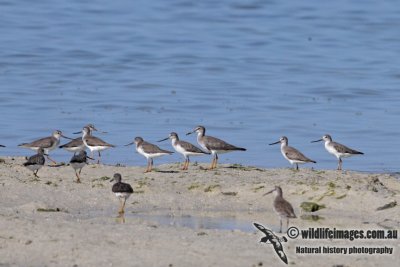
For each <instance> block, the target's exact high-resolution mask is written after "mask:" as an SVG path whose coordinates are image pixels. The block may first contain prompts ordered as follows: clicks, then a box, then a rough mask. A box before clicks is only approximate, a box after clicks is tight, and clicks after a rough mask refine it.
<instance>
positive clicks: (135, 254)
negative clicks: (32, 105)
mask: <svg viewBox="0 0 400 267" xmlns="http://www.w3.org/2000/svg"><path fill="white" fill-rule="evenodd" d="M3 158H4V157H3ZM4 159H5V162H4V163H1V164H0V170H1V171H0V187H1V194H0V202H1V206H0V266H118V265H119V266H284V263H283V262H281V261H280V259H279V258H278V257H277V255H276V253H275V251H274V250H273V249H272V246H271V245H270V244H263V243H260V242H259V240H260V239H261V238H262V237H263V234H262V233H261V232H259V231H258V230H256V229H255V228H254V227H253V226H252V223H253V222H258V223H261V224H262V225H264V226H265V227H267V228H270V229H273V230H275V231H276V230H278V229H279V218H278V217H277V216H276V214H275V213H274V212H273V210H272V201H273V195H266V196H263V194H264V193H266V192H268V191H269V190H271V189H272V188H273V187H274V185H280V186H281V187H282V189H283V193H284V197H285V198H286V199H287V200H288V201H289V202H291V203H292V205H293V207H294V209H295V213H296V214H297V217H298V218H297V219H293V220H291V221H290V226H296V227H298V228H299V229H308V228H309V227H331V228H333V227H336V228H337V229H365V230H372V229H400V212H399V206H398V205H397V206H395V207H392V208H387V209H383V210H377V208H379V207H382V206H384V205H386V204H388V203H391V202H394V201H396V202H397V203H400V198H399V193H400V183H399V177H396V176H395V175H390V174H369V173H359V172H352V171H345V172H338V171H332V170H315V171H314V170H311V169H301V170H300V171H298V172H296V171H294V170H291V169H260V168H254V167H247V166H241V165H221V166H219V167H218V169H217V170H213V171H207V170H203V169H202V168H203V167H206V165H201V166H200V165H197V164H196V165H195V166H193V165H190V167H189V171H181V170H179V164H178V163H176V164H170V165H161V166H156V168H157V169H156V171H154V172H151V173H146V174H144V173H143V171H144V169H145V166H140V167H123V166H105V165H89V166H87V167H85V168H84V169H83V171H82V175H81V180H82V183H81V184H77V183H75V182H74V180H75V175H74V171H73V169H72V168H71V167H70V166H61V167H50V166H45V167H43V168H42V169H41V170H40V171H39V173H38V174H39V176H40V178H39V179H37V178H35V177H34V176H33V174H32V173H31V172H30V171H29V170H27V169H26V168H24V167H22V166H21V163H22V162H23V161H24V159H22V158H15V159H12V158H9V157H5V158H4ZM115 172H119V173H121V174H122V177H123V181H125V182H127V183H130V184H131V185H132V187H133V188H134V191H135V193H134V194H132V196H131V198H130V199H129V200H128V201H127V205H126V210H125V217H124V218H118V216H117V215H118V214H117V211H118V204H119V203H118V200H117V198H116V197H115V196H114V195H113V194H112V192H111V186H112V184H111V183H110V182H109V179H110V178H111V177H112V175H113V174H114V173H115ZM304 201H313V202H317V203H319V204H324V205H325V206H326V208H324V209H321V210H319V211H317V212H313V213H312V214H311V213H307V212H302V210H301V208H300V204H301V203H302V202H304ZM310 215H315V216H310ZM284 226H285V223H284ZM284 228H285V227H284ZM278 235H279V234H278ZM279 236H280V235H279ZM399 243H400V242H399V241H398V239H397V240H355V241H344V240H324V241H320V240H302V239H289V240H288V242H286V243H283V246H284V251H285V253H286V255H287V257H288V260H289V265H293V266H335V265H336V266H376V265H378V264H379V265H380V266H394V265H395V261H396V260H398V259H399V257H400V252H399V249H400V245H399ZM323 245H324V246H336V247H353V246H358V247H362V246H368V247H385V246H387V247H391V248H393V249H394V254H392V255H382V256H378V255H365V254H358V255H339V254H331V255H329V254H323V255H321V254H319V255H307V254H306V255H304V254H297V253H296V251H295V249H296V246H309V247H318V246H323Z"/></svg>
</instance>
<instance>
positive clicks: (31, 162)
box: [24, 154, 46, 166]
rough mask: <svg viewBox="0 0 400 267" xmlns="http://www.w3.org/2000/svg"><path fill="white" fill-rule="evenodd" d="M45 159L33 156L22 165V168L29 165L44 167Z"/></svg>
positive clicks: (40, 156)
mask: <svg viewBox="0 0 400 267" xmlns="http://www.w3.org/2000/svg"><path fill="white" fill-rule="evenodd" d="M45 161H46V160H45V158H44V157H43V156H42V155H38V154H36V155H33V156H31V157H29V159H28V161H27V162H25V163H24V166H29V165H37V164H38V165H44V162H45Z"/></svg>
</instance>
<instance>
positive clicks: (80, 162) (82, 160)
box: [69, 150, 92, 183]
mask: <svg viewBox="0 0 400 267" xmlns="http://www.w3.org/2000/svg"><path fill="white" fill-rule="evenodd" d="M88 159H92V158H90V157H88V156H87V153H86V151H85V150H82V151H80V152H79V153H78V155H73V156H72V158H71V160H70V162H69V164H70V165H71V167H72V168H73V169H74V170H75V175H76V178H77V179H76V182H77V183H80V182H81V177H80V174H81V171H82V168H83V167H85V165H87V164H88V163H87V160H88ZM78 170H79V172H78Z"/></svg>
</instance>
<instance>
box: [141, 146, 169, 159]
mask: <svg viewBox="0 0 400 267" xmlns="http://www.w3.org/2000/svg"><path fill="white" fill-rule="evenodd" d="M136 151H137V152H138V153H139V154H140V155H142V156H144V157H145V158H146V159H152V158H157V157H161V156H164V155H167V153H152V154H150V153H146V152H145V151H143V148H142V147H139V148H137V149H136Z"/></svg>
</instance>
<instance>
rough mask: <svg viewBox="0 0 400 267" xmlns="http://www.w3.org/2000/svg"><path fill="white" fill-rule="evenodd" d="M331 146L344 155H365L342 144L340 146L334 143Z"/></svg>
mask: <svg viewBox="0 0 400 267" xmlns="http://www.w3.org/2000/svg"><path fill="white" fill-rule="evenodd" d="M331 144H332V145H333V147H334V148H335V149H336V151H337V152H339V153H344V154H364V153H362V152H360V151H357V150H354V149H351V148H349V147H347V146H345V145H342V144H339V143H336V142H332V143H331Z"/></svg>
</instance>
